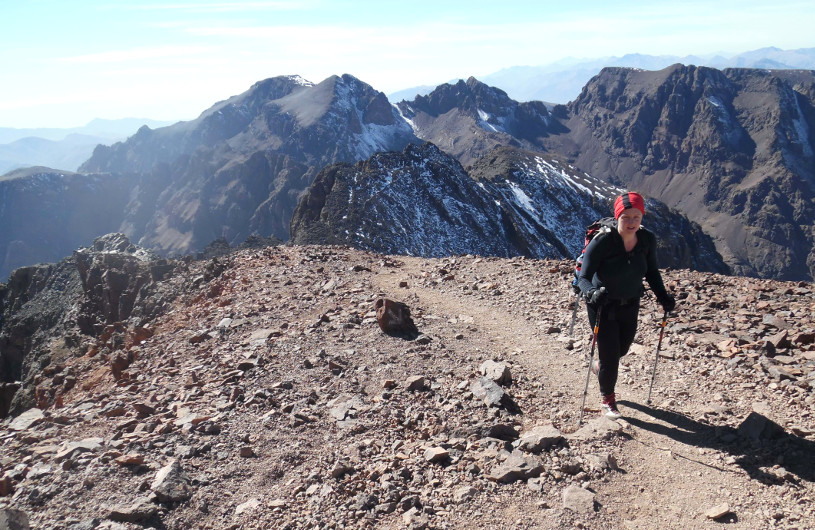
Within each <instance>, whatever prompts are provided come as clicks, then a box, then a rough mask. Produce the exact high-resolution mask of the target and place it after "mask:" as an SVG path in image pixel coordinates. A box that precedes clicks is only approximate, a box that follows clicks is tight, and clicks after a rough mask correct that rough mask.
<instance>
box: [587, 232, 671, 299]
mask: <svg viewBox="0 0 815 530" xmlns="http://www.w3.org/2000/svg"><path fill="white" fill-rule="evenodd" d="M656 248H657V241H656V237H655V236H654V234H652V233H651V232H649V231H648V230H646V229H645V228H640V229H639V230H638V231H637V244H636V246H635V247H634V248H633V250H632V251H631V252H626V250H625V245H624V243H623V238H622V236H621V235H620V234H619V232H617V230H616V229H612V230H611V231H610V232H607V233H603V234H599V235H597V236H596V237H595V238H594V239H592V240H591V242H590V243H589V245H588V246H587V247H586V251H585V255H584V256H583V265H582V267H581V269H580V278H579V279H578V286H579V287H580V290H581V291H582V292H583V294H585V295H587V296H588V295H590V294H591V292H592V291H593V290H594V289H597V288H600V287H605V288H606V290H607V291H608V298H609V299H610V300H630V299H632V298H640V297H641V296H642V295H643V293H644V292H645V288H644V287H643V285H642V279H643V278H645V279H647V280H648V284H649V285H650V286H651V289H653V291H654V294H656V296H657V300H663V299H665V298H666V297H667V295H668V293H667V292H666V290H665V285H664V284H663V283H662V275H661V274H660V273H659V268H658V267H657V258H656Z"/></svg>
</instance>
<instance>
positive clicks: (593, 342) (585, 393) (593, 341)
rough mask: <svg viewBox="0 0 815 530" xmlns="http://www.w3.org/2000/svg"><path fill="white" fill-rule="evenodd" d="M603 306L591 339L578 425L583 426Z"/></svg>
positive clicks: (598, 313)
mask: <svg viewBox="0 0 815 530" xmlns="http://www.w3.org/2000/svg"><path fill="white" fill-rule="evenodd" d="M601 310H602V306H598V307H597V319H596V320H595V321H594V337H592V339H591V353H589V370H588V371H587V372H586V387H585V388H584V389H583V403H582V404H581V405H580V419H579V420H577V425H578V426H580V425H582V424H583V411H584V409H585V408H586V395H587V394H588V393H589V378H590V377H591V363H592V362H593V361H594V345H595V344H597V331H598V329H599V328H600V312H601Z"/></svg>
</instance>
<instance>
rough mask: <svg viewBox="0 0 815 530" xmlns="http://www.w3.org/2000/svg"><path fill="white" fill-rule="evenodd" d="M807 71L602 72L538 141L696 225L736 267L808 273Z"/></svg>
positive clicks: (814, 82) (811, 117)
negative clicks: (556, 129)
mask: <svg viewBox="0 0 815 530" xmlns="http://www.w3.org/2000/svg"><path fill="white" fill-rule="evenodd" d="M814 87H815V75H813V73H812V72H809V71H764V70H748V69H726V70H723V71H718V70H714V69H711V68H697V67H693V66H682V65H675V66H673V67H671V68H667V69H665V70H661V71H658V72H648V71H641V70H633V69H626V68H607V69H604V70H603V71H602V72H601V73H600V75H598V76H597V77H595V78H594V79H592V81H591V82H590V83H589V84H588V85H586V87H585V88H584V90H583V92H582V93H581V95H580V97H578V98H577V99H576V100H575V101H573V102H572V103H570V104H569V106H568V111H569V116H570V117H569V119H567V120H565V121H564V122H563V124H564V125H565V126H566V128H568V129H569V133H568V134H566V135H561V136H558V137H549V138H547V139H544V144H546V147H547V148H548V149H551V150H555V151H557V152H560V153H563V154H566V155H567V156H569V157H570V159H571V160H572V161H573V163H574V164H575V165H576V166H578V167H580V168H581V169H582V170H584V171H587V172H589V173H591V174H592V175H594V176H596V177H599V178H602V179H605V180H608V181H610V182H613V183H616V184H618V185H622V186H627V187H629V188H634V189H639V190H641V191H643V192H644V193H647V194H648V195H651V196H653V197H655V198H658V199H660V200H661V201H663V202H665V203H666V204H668V205H669V206H671V207H675V208H678V209H679V210H680V211H682V212H684V213H685V214H687V215H688V217H689V218H690V219H693V220H694V221H696V222H698V223H699V224H700V225H701V226H702V228H703V229H704V230H705V232H706V233H708V234H709V235H711V236H712V237H713V238H714V240H715V241H716V245H717V249H718V250H719V252H720V253H721V254H722V256H723V257H724V258H725V260H726V261H727V262H728V264H729V265H730V266H731V267H732V269H733V271H734V272H735V273H737V274H746V275H757V276H764V277H775V278H779V279H809V280H811V279H812V278H813V276H814V275H815V253H813V243H815V233H813V228H812V227H813V225H815V154H814V153H815V137H813V134H812V131H815V97H813V96H815V88H814Z"/></svg>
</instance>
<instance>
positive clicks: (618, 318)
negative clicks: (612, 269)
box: [586, 299, 640, 396]
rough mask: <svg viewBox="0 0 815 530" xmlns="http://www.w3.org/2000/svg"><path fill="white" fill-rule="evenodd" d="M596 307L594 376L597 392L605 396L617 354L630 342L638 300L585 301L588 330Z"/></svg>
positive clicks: (625, 350)
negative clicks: (597, 303)
mask: <svg viewBox="0 0 815 530" xmlns="http://www.w3.org/2000/svg"><path fill="white" fill-rule="evenodd" d="M598 310H599V313H600V325H599V326H598V328H597V355H598V357H599V358H600V371H599V373H598V374H597V380H598V382H599V383H600V393H601V394H603V395H604V396H605V395H608V394H612V393H614V387H615V386H616V385H617V373H618V371H619V367H620V358H621V357H622V356H623V355H625V354H626V353H628V349H629V348H631V344H632V343H633V342H634V336H635V335H636V334H637V318H638V317H639V312H640V303H639V299H635V300H632V301H630V302H628V303H626V304H620V303H619V302H616V301H612V302H609V303H608V304H605V305H603V306H601V307H599V308H598V307H597V306H595V305H593V304H586V312H587V313H588V316H589V323H590V324H591V328H592V330H593V329H594V324H595V322H597V313H598Z"/></svg>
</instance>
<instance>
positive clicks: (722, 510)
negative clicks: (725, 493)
mask: <svg viewBox="0 0 815 530" xmlns="http://www.w3.org/2000/svg"><path fill="white" fill-rule="evenodd" d="M729 513H730V505H729V504H727V503H726V502H725V503H723V504H719V505H717V506H714V507H712V508H710V509H708V510H707V511H706V512H705V517H707V518H708V519H714V520H715V519H721V518H722V517H724V516H725V515H727V514H729Z"/></svg>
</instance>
